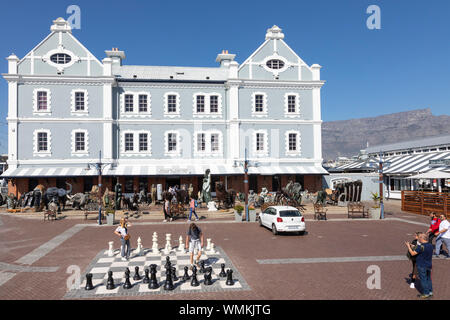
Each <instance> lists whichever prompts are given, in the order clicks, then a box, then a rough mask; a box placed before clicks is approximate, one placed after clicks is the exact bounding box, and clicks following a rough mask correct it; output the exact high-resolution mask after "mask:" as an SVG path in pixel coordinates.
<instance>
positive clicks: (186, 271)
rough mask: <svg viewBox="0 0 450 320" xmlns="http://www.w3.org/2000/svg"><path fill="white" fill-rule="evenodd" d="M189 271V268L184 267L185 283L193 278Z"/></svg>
mask: <svg viewBox="0 0 450 320" xmlns="http://www.w3.org/2000/svg"><path fill="white" fill-rule="evenodd" d="M188 270H189V267H188V266H185V267H184V275H183V278H182V280H183V281H187V280H189V279H190V278H191V277H190V276H189V273H188Z"/></svg>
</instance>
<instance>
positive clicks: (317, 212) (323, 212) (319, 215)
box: [314, 203, 328, 220]
mask: <svg viewBox="0 0 450 320" xmlns="http://www.w3.org/2000/svg"><path fill="white" fill-rule="evenodd" d="M327 211H328V209H326V208H325V207H324V206H323V205H322V204H320V203H316V204H314V220H327Z"/></svg>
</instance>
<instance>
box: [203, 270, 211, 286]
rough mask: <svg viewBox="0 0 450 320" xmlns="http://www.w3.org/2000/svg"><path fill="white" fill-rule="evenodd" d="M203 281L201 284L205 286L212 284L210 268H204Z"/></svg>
mask: <svg viewBox="0 0 450 320" xmlns="http://www.w3.org/2000/svg"><path fill="white" fill-rule="evenodd" d="M203 278H204V279H205V281H204V282H203V283H204V285H205V286H210V285H212V284H213V282H212V267H208V268H206V272H205V274H204V275H203Z"/></svg>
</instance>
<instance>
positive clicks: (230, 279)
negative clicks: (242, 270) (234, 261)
mask: <svg viewBox="0 0 450 320" xmlns="http://www.w3.org/2000/svg"><path fill="white" fill-rule="evenodd" d="M225 284H226V285H227V286H233V285H234V281H233V270H231V269H228V270H227V281H226V282H225Z"/></svg>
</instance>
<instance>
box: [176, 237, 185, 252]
mask: <svg viewBox="0 0 450 320" xmlns="http://www.w3.org/2000/svg"><path fill="white" fill-rule="evenodd" d="M178 252H181V253H184V252H185V251H184V244H183V236H180V237H179V238H178Z"/></svg>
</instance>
